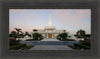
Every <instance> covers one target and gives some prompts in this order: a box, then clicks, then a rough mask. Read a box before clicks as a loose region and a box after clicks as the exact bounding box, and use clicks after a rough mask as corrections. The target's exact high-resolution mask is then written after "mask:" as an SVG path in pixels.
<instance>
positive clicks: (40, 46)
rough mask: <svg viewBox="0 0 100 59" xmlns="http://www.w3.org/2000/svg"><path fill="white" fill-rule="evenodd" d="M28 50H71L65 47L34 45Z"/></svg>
mask: <svg viewBox="0 0 100 59" xmlns="http://www.w3.org/2000/svg"><path fill="white" fill-rule="evenodd" d="M29 50H73V49H72V48H70V47H68V46H67V45H35V47H33V48H31V49H29Z"/></svg>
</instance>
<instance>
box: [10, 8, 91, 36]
mask: <svg viewBox="0 0 100 59" xmlns="http://www.w3.org/2000/svg"><path fill="white" fill-rule="evenodd" d="M49 14H51V22H52V25H53V26H55V27H56V29H65V30H66V31H67V32H69V34H76V32H77V31H78V30H80V29H82V30H85V31H86V33H87V34H90V33H91V9H10V10H9V32H11V31H15V29H14V28H20V29H22V31H23V32H29V33H30V32H32V30H33V29H44V27H45V26H47V25H48V21H49Z"/></svg>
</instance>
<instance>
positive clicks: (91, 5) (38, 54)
mask: <svg viewBox="0 0 100 59" xmlns="http://www.w3.org/2000/svg"><path fill="white" fill-rule="evenodd" d="M98 3H99V2H98V1H95V2H94V1H92V2H75V1H73V2H71V1H65V2H64V1H63V2H62V1H60V2H57V1H56V2H47V1H43V2H39V1H38V2H34V1H21V2H19V1H17V2H11V1H10V2H8V1H2V2H0V7H1V9H0V12H1V13H0V15H1V18H0V19H1V20H0V28H1V29H0V32H1V33H0V40H1V42H0V43H1V46H0V48H1V49H0V52H1V56H2V57H3V58H6V57H13V58H15V57H23V58H27V57H28V58H29V57H30V58H32V57H34V58H38V59H41V58H50V59H51V58H56V57H57V58H65V59H66V58H74V57H75V58H78V57H92V58H94V57H98V54H99V53H98V51H99V50H98V47H99V46H98V44H99V35H98V33H99V30H98V26H99V19H98V17H99V16H98V12H99V10H98V7H99V4H98ZM11 8H13V9H91V33H92V50H90V51H69V50H68V51H59V50H58V51H50V50H46V51H39V50H38V51H18V52H16V51H8V46H7V45H8V40H6V39H8V37H9V36H8V33H9V9H11ZM75 58H74V59H75Z"/></svg>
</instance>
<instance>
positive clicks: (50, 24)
mask: <svg viewBox="0 0 100 59" xmlns="http://www.w3.org/2000/svg"><path fill="white" fill-rule="evenodd" d="M48 26H52V23H51V14H49V22H48Z"/></svg>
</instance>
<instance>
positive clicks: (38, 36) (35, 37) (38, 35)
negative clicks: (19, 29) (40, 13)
mask: <svg viewBox="0 0 100 59" xmlns="http://www.w3.org/2000/svg"><path fill="white" fill-rule="evenodd" d="M32 35H33V38H34V40H41V39H43V36H42V35H41V34H39V33H33V34H32Z"/></svg>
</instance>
